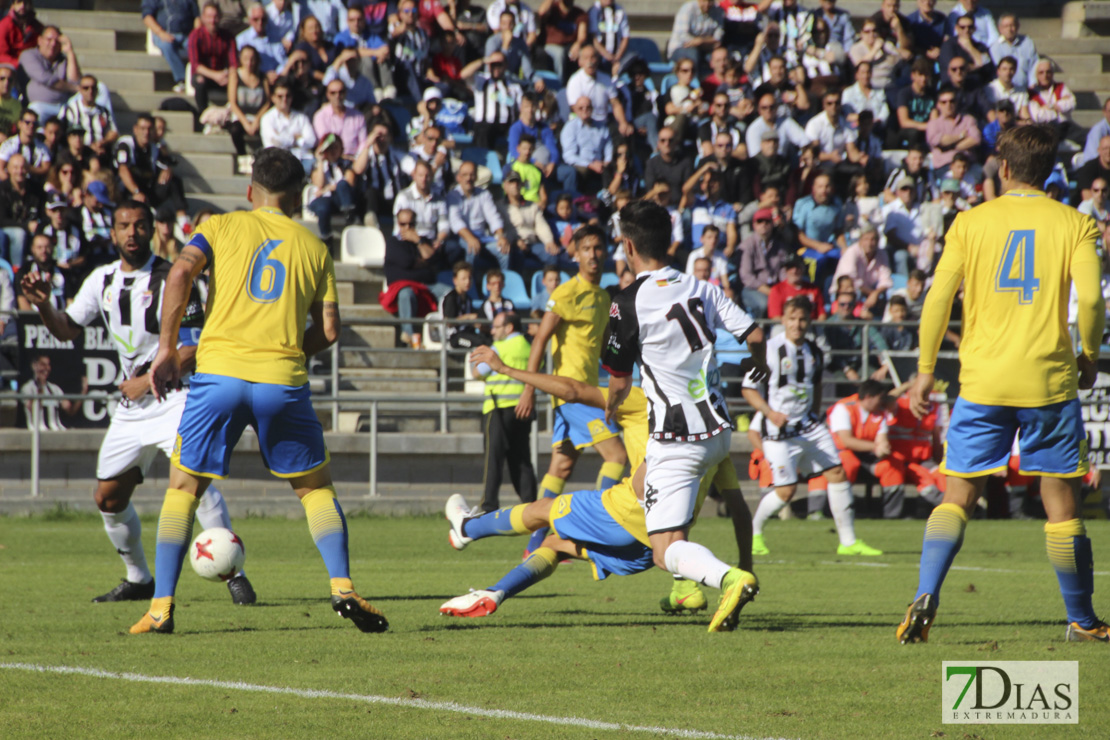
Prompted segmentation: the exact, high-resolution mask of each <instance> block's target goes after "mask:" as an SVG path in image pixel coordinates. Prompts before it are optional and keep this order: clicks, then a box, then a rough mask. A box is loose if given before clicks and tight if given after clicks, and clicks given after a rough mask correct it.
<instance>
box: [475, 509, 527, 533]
mask: <svg viewBox="0 0 1110 740" xmlns="http://www.w3.org/2000/svg"><path fill="white" fill-rule="evenodd" d="M526 508H528V504H517V505H516V506H507V507H505V508H504V509H498V510H497V511H490V512H487V513H485V514H482V515H481V516H476V517H474V518H473V519H467V520H465V521H464V522H463V532H462V533H463V535H464V536H466V537H469V538H470V539H472V540H480V539H482V538H483V537H512V536H515V535H521V534H528V532H529V531H530V530H529V529H528V527H525V526H524V510H525V509H526Z"/></svg>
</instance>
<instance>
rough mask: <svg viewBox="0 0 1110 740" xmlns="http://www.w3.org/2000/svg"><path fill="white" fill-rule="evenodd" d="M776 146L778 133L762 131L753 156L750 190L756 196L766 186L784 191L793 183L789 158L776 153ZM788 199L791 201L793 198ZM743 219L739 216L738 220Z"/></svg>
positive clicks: (792, 168) (792, 169)
mask: <svg viewBox="0 0 1110 740" xmlns="http://www.w3.org/2000/svg"><path fill="white" fill-rule="evenodd" d="M778 146H779V135H778V133H777V132H776V131H775V130H774V129H771V130H769V131H764V132H763V135H762V136H761V137H760V142H759V153H758V154H756V155H755V157H754V158H753V162H754V172H753V175H754V176H755V181H754V182H753V183H752V191H753V194H754V195H755V196H756V197H757V198H758V197H760V196H762V194H763V192H764V191H765V190H767V189H768V188H775V189H777V190H778V191H779V192H780V193H786V192H787V191H788V190H789V189H790V186H791V185H792V184H793V183H794V174H795V169H794V166H793V164H791V162H790V160H789V159H787V158H786V157H784V156H782V155H781V154H779V153H778ZM788 200H789V201H791V202H792V201H793V200H794V198H792V197H791V198H788ZM749 207H750V204H749ZM745 221H746V219H745V218H744V217H743V216H741V218H740V222H741V223H745Z"/></svg>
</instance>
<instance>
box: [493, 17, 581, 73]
mask: <svg viewBox="0 0 1110 740" xmlns="http://www.w3.org/2000/svg"><path fill="white" fill-rule="evenodd" d="M515 25H516V16H515V15H513V14H512V13H511V12H509V11H508V10H505V11H502V12H501V26H500V27H499V28H498V29H497V33H495V34H493V35H492V36H490V37H489V38H488V39H486V54H485V55H486V56H487V57H488V56H490V55H491V54H493V53H494V52H495V51H499V52H501V53H502V54H503V55H505V74H506V75H508V76H509V77H510V78H512V79H513V80H514V81H527V80H531V79H532V50H531V49H529V48H528V44H526V43H524V39H523V38H521V37H520V36H514V35H513V27H514V26H515ZM577 56H578V53H577V52H575V58H577ZM561 79H562V77H561V76H560V80H561Z"/></svg>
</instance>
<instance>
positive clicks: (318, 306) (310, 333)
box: [304, 301, 339, 359]
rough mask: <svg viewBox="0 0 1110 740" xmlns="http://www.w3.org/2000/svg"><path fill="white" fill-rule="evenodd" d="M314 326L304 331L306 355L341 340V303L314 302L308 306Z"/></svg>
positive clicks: (306, 356) (311, 354)
mask: <svg viewBox="0 0 1110 740" xmlns="http://www.w3.org/2000/svg"><path fill="white" fill-rule="evenodd" d="M308 312H309V314H310V315H311V316H312V326H310V327H308V328H307V329H305V332H304V356H305V359H308V358H309V357H312V356H313V355H314V354H316V353H317V352H323V351H324V350H325V349H327V348H328V347H330V346H332V345H333V344H335V343H336V342H337V341H338V340H339V304H338V303H333V302H332V301H322V302H320V303H313V304H312V305H311V306H309V307H308Z"/></svg>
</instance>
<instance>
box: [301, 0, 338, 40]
mask: <svg viewBox="0 0 1110 740" xmlns="http://www.w3.org/2000/svg"><path fill="white" fill-rule="evenodd" d="M304 4H305V7H307V8H308V12H309V13H311V14H312V15H313V17H315V18H316V20H318V21H320V30H321V31H323V33H324V36H325V37H326V38H329V39H334V38H335V35H336V34H337V33H339V29H341V28H343V25H344V19H345V18H346V15H347V3H346V2H344V0H304Z"/></svg>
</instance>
